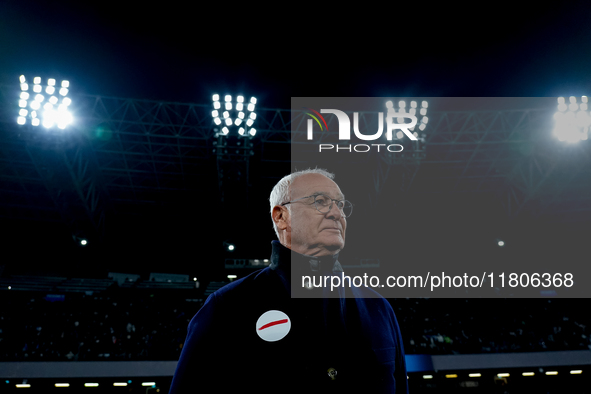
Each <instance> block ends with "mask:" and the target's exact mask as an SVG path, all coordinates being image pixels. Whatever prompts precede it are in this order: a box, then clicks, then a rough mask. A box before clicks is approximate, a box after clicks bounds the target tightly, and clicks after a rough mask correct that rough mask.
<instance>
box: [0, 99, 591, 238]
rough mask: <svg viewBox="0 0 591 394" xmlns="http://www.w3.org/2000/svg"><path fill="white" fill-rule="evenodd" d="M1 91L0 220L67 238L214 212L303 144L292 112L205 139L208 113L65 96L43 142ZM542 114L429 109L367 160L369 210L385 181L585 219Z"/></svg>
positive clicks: (583, 185) (579, 185) (582, 170)
mask: <svg viewBox="0 0 591 394" xmlns="http://www.w3.org/2000/svg"><path fill="white" fill-rule="evenodd" d="M1 92H2V97H1V99H2V102H3V103H4V104H5V105H4V106H3V109H2V113H1V123H0V128H1V129H0V194H1V196H2V199H1V202H0V216H2V217H9V218H13V219H26V220H36V221H54V222H60V223H65V224H66V225H67V226H69V227H70V228H71V229H72V233H73V234H80V235H79V236H82V235H84V234H89V233H92V234H94V235H97V236H99V237H100V236H101V234H102V231H103V230H104V222H105V220H108V219H106V218H108V216H109V214H110V212H119V213H123V214H126V215H134V214H135V215H140V214H141V213H142V211H143V207H146V206H159V205H166V204H170V205H174V204H175V196H178V195H179V194H182V193H184V192H186V191H187V190H192V191H194V192H195V193H196V194H197V192H199V190H198V189H203V188H205V189H207V190H211V188H215V189H217V192H218V193H220V194H219V195H220V196H221V201H222V203H223V202H224V198H225V197H224V195H226V196H230V195H236V193H238V192H239V191H240V190H245V191H246V192H247V193H248V190H249V189H250V188H251V186H252V182H253V180H259V179H269V180H274V181H276V180H278V179H279V178H280V177H282V176H283V175H285V174H284V171H283V169H284V168H285V167H281V168H279V167H278V166H277V165H276V164H278V163H281V164H289V163H290V161H291V160H292V158H291V155H290V146H291V144H294V143H306V141H304V138H303V133H304V128H303V126H302V125H303V122H302V119H303V116H301V114H298V113H297V111H295V112H294V113H292V112H291V111H290V110H283V109H268V108H258V109H257V114H258V118H257V124H256V127H257V135H256V138H253V139H252V140H247V139H245V138H238V137H235V138H233V139H232V138H228V139H225V140H223V141H222V140H220V139H219V138H218V139H216V138H214V137H213V135H214V134H215V130H214V125H213V122H212V119H211V115H210V114H211V108H210V106H209V105H202V104H189V103H174V102H158V101H151V100H136V99H125V98H114V97H103V96H79V97H76V100H77V101H75V104H73V107H74V109H75V119H76V122H75V124H74V125H73V126H72V127H71V128H70V129H68V130H67V132H62V133H54V132H46V131H44V130H43V129H41V128H35V129H33V128H32V126H28V127H26V126H25V127H22V126H19V125H17V124H16V122H15V121H14V118H15V115H14V114H13V112H14V104H13V101H14V102H15V103H16V101H15V100H14V99H15V97H16V94H17V93H15V92H13V91H12V90H10V89H8V88H7V87H4V88H3V89H2V90H1ZM552 114H553V112H552V110H551V109H549V108H534V109H512V110H474V111H433V112H432V113H431V115H430V119H431V121H430V123H429V127H428V128H427V130H426V131H425V138H424V145H421V147H418V146H417V147H414V148H410V149H409V150H407V154H406V155H404V156H403V155H398V156H396V155H381V156H379V157H378V159H377V160H375V161H373V162H371V161H368V162H370V163H373V164H371V165H372V166H373V171H372V172H373V184H374V186H375V187H374V189H373V190H372V191H371V192H370V199H371V200H372V201H373V202H376V201H377V199H378V197H379V195H380V193H381V191H382V190H383V188H384V185H386V184H388V182H389V180H390V182H392V179H395V182H398V181H399V180H400V179H402V182H401V184H400V185H397V187H398V188H399V189H400V190H401V191H409V190H411V191H413V192H424V193H444V194H446V193H447V194H449V193H489V194H494V195H495V196H496V197H497V198H498V199H499V200H500V201H501V202H502V203H503V204H504V207H505V209H506V212H507V214H508V215H509V216H510V217H515V216H517V215H519V214H521V213H522V212H523V211H525V210H527V211H528V212H529V213H530V214H534V215H548V214H558V215H559V216H560V218H561V220H563V221H576V220H583V219H588V218H589V216H590V215H589V214H590V213H591V182H590V179H589V171H588V168H589V164H590V158H589V155H590V154H589V150H590V149H589V144H587V142H588V141H584V142H583V143H581V144H580V145H579V146H570V147H568V146H563V145H562V144H560V143H558V141H554V140H552V139H551V138H550V137H549V132H548V130H549V127H550V126H549V119H550V118H551V116H552ZM292 116H293V117H292ZM359 116H360V122H365V123H363V124H371V122H372V121H373V119H375V116H374V113H370V112H360V115H359ZM329 119H331V118H330V117H329ZM330 126H331V125H330V124H329V127H330ZM333 129H335V128H334V127H333ZM292 132H293V134H292ZM249 143H250V145H249ZM316 143H318V141H316ZM251 152H252V153H251ZM237 159H240V160H237ZM395 173H396V174H398V175H400V176H399V177H396V178H393V177H392V174H395ZM196 185H200V186H196ZM171 196H173V197H171ZM267 196H268V190H265V197H264V199H266V198H267ZM228 198H229V197H228ZM175 212H176V211H175ZM176 214H181V213H180V212H176ZM77 236H78V235H77Z"/></svg>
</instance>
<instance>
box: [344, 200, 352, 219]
mask: <svg viewBox="0 0 591 394" xmlns="http://www.w3.org/2000/svg"><path fill="white" fill-rule="evenodd" d="M343 203H344V204H345V205H344V206H343V209H342V211H343V215H345V217H346V218H348V217H349V216H351V214H352V213H353V204H351V203H350V202H349V201H347V200H345V201H343Z"/></svg>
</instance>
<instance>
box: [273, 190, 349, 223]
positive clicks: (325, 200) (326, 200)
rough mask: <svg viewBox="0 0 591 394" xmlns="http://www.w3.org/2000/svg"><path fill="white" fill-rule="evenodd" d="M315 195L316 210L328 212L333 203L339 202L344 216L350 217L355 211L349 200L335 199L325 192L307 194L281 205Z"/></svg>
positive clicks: (338, 206) (338, 204)
mask: <svg viewBox="0 0 591 394" xmlns="http://www.w3.org/2000/svg"><path fill="white" fill-rule="evenodd" d="M310 197H314V206H315V207H316V210H318V212H320V213H328V212H330V210H331V209H332V203H333V202H335V203H336V204H337V208H338V209H339V210H340V211H341V213H342V215H343V217H345V218H348V217H350V216H351V214H352V213H353V204H351V202H349V201H347V200H335V199H334V198H330V197H328V196H326V195H324V194H313V195H311V196H306V197H302V198H298V199H297V200H293V201H288V202H284V203H283V204H281V206H285V205H287V204H291V203H292V202H296V201H300V200H303V199H305V198H310Z"/></svg>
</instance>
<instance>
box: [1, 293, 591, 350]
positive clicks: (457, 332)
mask: <svg viewBox="0 0 591 394" xmlns="http://www.w3.org/2000/svg"><path fill="white" fill-rule="evenodd" d="M194 294H197V293H194ZM199 294H201V298H187V294H179V293H178V292H175V291H171V290H164V291H161V292H145V293H141V292H137V291H134V290H127V291H119V292H101V293H98V294H97V293H94V294H86V293H66V294H63V295H50V296H48V295H47V294H43V293H39V292H28V291H2V292H0V300H1V305H2V307H1V308H0V360H2V361H67V360H73V361H74V360H77V361H91V360H92V361H99V360H136V361H139V360H178V358H179V355H180V352H181V350H182V347H183V342H184V340H185V337H186V333H187V326H188V324H189V321H190V320H191V318H192V317H193V316H194V315H195V313H196V312H197V311H198V310H199V308H200V307H201V306H202V304H203V301H204V297H203V295H202V294H203V293H199ZM583 301H585V300H573V299H393V300H390V303H391V304H392V306H393V308H394V311H395V313H396V316H397V319H398V322H399V325H400V327H401V330H402V336H403V339H404V346H405V351H406V353H407V354H469V353H497V352H530V351H550V350H583V349H585V350H589V349H591V342H590V335H591V333H590V327H591V316H589V314H588V313H587V312H586V309H585V303H584V302H583Z"/></svg>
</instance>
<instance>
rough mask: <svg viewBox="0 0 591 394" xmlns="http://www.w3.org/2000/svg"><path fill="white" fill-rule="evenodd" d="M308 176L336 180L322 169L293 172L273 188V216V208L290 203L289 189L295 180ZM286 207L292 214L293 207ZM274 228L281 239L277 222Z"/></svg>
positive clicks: (270, 198)
mask: <svg viewBox="0 0 591 394" xmlns="http://www.w3.org/2000/svg"><path fill="white" fill-rule="evenodd" d="M306 174H320V175H324V176H325V177H327V178H328V179H331V180H332V179H334V174H333V173H331V172H328V171H326V170H324V169H322V168H308V169H307V170H301V171H297V172H292V173H291V174H289V175H286V176H284V177H283V178H281V180H280V181H279V182H277V184H276V185H275V187H273V190H271V196H270V197H269V202H270V203H271V215H272V214H273V207H275V206H276V205H281V204H282V203H284V202H288V201H289V187H290V185H291V183H292V182H293V181H294V179H296V178H297V177H299V176H302V175H306ZM286 207H287V209H288V210H289V212H290V213H291V205H290V204H287V205H286ZM273 228H274V229H275V234H277V239H279V230H278V229H277V225H276V224H275V221H273Z"/></svg>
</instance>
